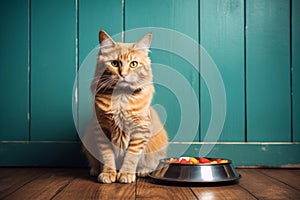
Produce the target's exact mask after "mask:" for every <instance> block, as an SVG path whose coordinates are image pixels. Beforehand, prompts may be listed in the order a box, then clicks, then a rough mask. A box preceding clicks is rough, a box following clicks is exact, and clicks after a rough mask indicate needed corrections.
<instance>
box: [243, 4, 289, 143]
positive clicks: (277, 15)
mask: <svg viewBox="0 0 300 200" xmlns="http://www.w3.org/2000/svg"><path fill="white" fill-rule="evenodd" d="M289 9H290V4H289V1H285V0H266V1H260V0H252V1H247V5H246V12H247V13H246V22H247V31H246V52H247V56H246V59H247V65H246V66H247V68H246V74H247V134H248V135H247V137H248V141H261V142H263V141H286V142H287V141H291V104H290V54H289V53H290V30H289V29H290V20H289V19H290V12H289Z"/></svg>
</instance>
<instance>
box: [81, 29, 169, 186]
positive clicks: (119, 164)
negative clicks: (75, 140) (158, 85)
mask: <svg viewBox="0 0 300 200" xmlns="http://www.w3.org/2000/svg"><path fill="white" fill-rule="evenodd" d="M151 38H152V34H151V33H148V34H146V35H145V36H144V37H143V38H142V39H140V40H139V41H138V42H136V43H118V42H115V41H114V40H113V39H112V38H111V37H110V36H109V35H108V34H107V33H106V32H104V31H103V30H101V31H100V32H99V43H100V50H99V54H98V60H97V66H96V70H95V75H94V80H93V82H92V84H91V90H92V92H93V97H94V108H95V117H94V119H93V120H92V121H91V123H90V124H89V126H88V128H87V131H86V134H85V140H91V141H92V142H94V144H95V147H96V148H97V155H94V154H92V153H89V151H88V150H87V149H88V148H87V147H86V148H84V149H85V153H86V155H87V158H88V160H89V164H90V167H91V169H90V174H91V175H94V176H98V181H99V182H102V183H113V182H121V183H132V182H134V181H135V180H136V175H137V176H141V177H145V176H147V175H148V174H149V173H151V172H152V171H153V170H154V169H155V168H156V167H157V165H158V162H159V160H160V159H162V158H164V157H166V148H167V144H168V137H167V133H166V131H165V129H164V128H163V125H162V123H161V121H160V119H159V116H158V114H157V113H156V111H155V110H154V109H153V108H152V106H151V101H152V97H153V94H154V86H153V83H152V70H151V61H150V58H149V56H148V53H149V48H150V43H151ZM83 143H84V144H87V143H88V142H83Z"/></svg>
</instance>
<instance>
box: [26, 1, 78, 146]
mask: <svg viewBox="0 0 300 200" xmlns="http://www.w3.org/2000/svg"><path fill="white" fill-rule="evenodd" d="M31 13H32V15H31V27H32V29H31V78H32V79H31V137H32V140H58V141H59V140H71V141H72V140H76V138H77V134H76V131H75V128H74V122H73V117H72V89H73V84H74V80H75V73H76V66H75V36H76V34H75V33H76V9H75V1H74V0H67V1H59V0H54V1H46V0H32V1H31Z"/></svg>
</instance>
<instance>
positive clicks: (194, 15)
mask: <svg viewBox="0 0 300 200" xmlns="http://www.w3.org/2000/svg"><path fill="white" fill-rule="evenodd" d="M125 25H126V30H130V29H134V28H143V27H153V29H152V30H153V37H152V38H153V41H158V42H160V43H162V44H163V46H167V48H169V49H171V48H172V47H173V46H176V45H173V44H174V43H176V42H177V43H178V42H181V41H179V40H177V39H176V38H174V36H172V35H170V37H169V38H168V39H166V40H164V39H162V38H160V36H159V35H156V34H155V27H163V28H169V29H172V30H174V31H179V32H181V33H183V34H186V35H188V36H189V37H191V38H192V39H194V40H195V41H198V1H197V0H192V1H176V0H171V1H170V0H155V1H135V0H126V1H125ZM143 34H145V33H143ZM143 34H141V35H139V36H138V37H137V38H134V40H132V41H127V42H135V41H136V40H138V39H140V38H139V37H142V36H143ZM125 37H126V35H125ZM126 38H127V37H126ZM132 39H133V38H132ZM182 45H185V44H182ZM151 51H152V52H151V53H150V57H151V60H152V66H154V65H156V64H162V65H166V66H168V67H170V68H171V69H174V70H176V71H177V72H178V73H179V74H181V75H183V76H184V78H185V79H186V80H187V81H188V82H189V83H190V85H191V86H192V87H193V89H194V91H195V92H196V96H198V95H199V94H198V91H199V75H198V73H197V70H195V69H193V67H192V65H191V64H190V63H188V62H187V61H186V60H185V58H182V57H180V56H181V55H175V54H172V53H170V52H167V51H164V50H159V49H151ZM191 54H194V55H195V56H196V58H197V55H199V54H198V53H197V51H195V52H191ZM156 66H157V65H156ZM164 69H166V68H164ZM161 73H165V74H161ZM153 74H154V82H155V77H156V78H158V76H159V77H165V78H166V79H168V80H172V81H174V84H173V85H180V83H178V82H176V80H175V78H174V77H171V76H168V73H166V72H163V70H160V69H159V67H157V68H155V69H154V70H153ZM155 87H156V94H155V97H154V101H153V104H160V105H161V106H162V107H164V109H165V111H166V115H167V119H166V124H165V127H166V129H167V131H168V134H169V137H170V141H173V138H174V137H175V136H176V133H177V131H178V128H179V126H180V122H181V120H182V118H181V117H182V113H181V109H183V108H184V105H182V104H181V103H183V102H179V100H178V95H180V94H178V93H177V94H175V93H174V92H175V91H171V90H170V88H169V87H170V85H169V86H168V85H166V86H162V85H160V84H156V85H155ZM188 92H192V90H191V91H188ZM185 98H191V95H189V96H186V97H185ZM197 110H198V108H195V111H197ZM186 117H187V118H188V116H186ZM189 120H190V121H191V122H194V123H197V124H198V121H197V120H196V121H194V120H195V119H189ZM179 134H187V135H186V136H187V137H186V138H188V134H193V135H195V140H196V141H199V133H198V132H197V133H195V132H194V133H192V132H187V133H179ZM190 136H191V137H193V136H192V135H190ZM179 140H182V141H183V140H184V138H181V139H179Z"/></svg>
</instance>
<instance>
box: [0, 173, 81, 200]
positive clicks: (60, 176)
mask: <svg viewBox="0 0 300 200" xmlns="http://www.w3.org/2000/svg"><path fill="white" fill-rule="evenodd" d="M76 172H77V171H76V170H72V169H50V170H46V169H44V171H43V172H42V173H44V174H43V175H41V176H39V177H38V178H37V179H35V180H32V181H31V182H29V183H28V184H26V185H24V186H23V187H21V188H20V189H18V190H17V191H15V192H13V193H12V194H10V195H9V196H7V197H6V198H5V199H7V200H10V199H12V200H14V199H37V200H38V199H41V200H45V199H51V198H52V197H53V196H54V195H56V194H57V192H59V191H60V190H61V189H62V188H63V187H65V186H66V185H67V184H68V183H69V182H70V181H71V180H73V179H74V176H75V174H76ZM32 173H35V170H33V171H32Z"/></svg>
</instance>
